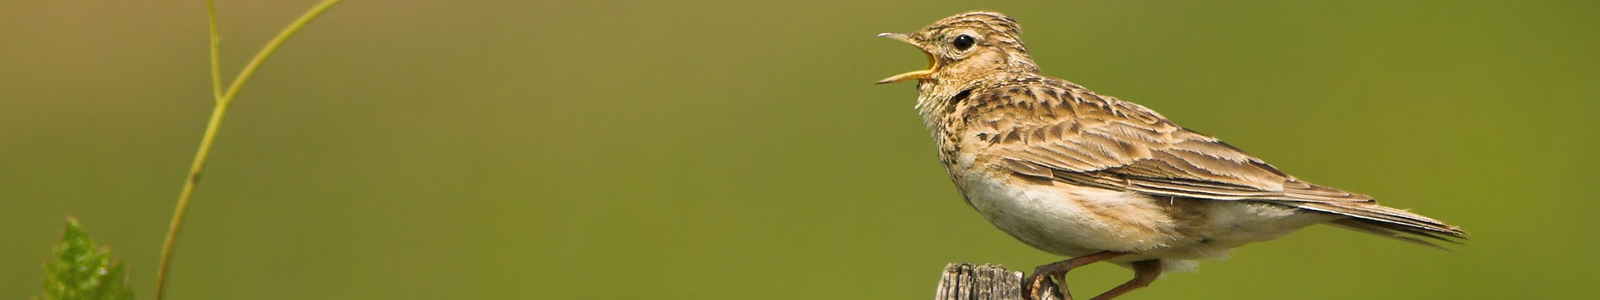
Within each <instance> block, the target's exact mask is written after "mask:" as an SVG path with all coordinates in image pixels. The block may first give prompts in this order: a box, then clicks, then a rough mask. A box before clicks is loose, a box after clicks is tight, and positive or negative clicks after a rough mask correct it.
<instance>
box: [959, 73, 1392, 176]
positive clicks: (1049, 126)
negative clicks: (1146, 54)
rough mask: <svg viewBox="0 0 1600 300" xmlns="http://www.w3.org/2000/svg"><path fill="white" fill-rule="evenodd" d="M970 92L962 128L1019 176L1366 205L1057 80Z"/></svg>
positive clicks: (1145, 112)
mask: <svg viewBox="0 0 1600 300" xmlns="http://www.w3.org/2000/svg"><path fill="white" fill-rule="evenodd" d="M987 90H988V91H987V92H986V93H984V94H982V95H974V96H973V97H974V98H975V99H972V100H973V101H972V104H971V105H972V106H970V107H969V109H972V110H974V111H968V112H966V114H965V115H966V116H968V119H967V120H965V121H966V123H967V128H968V129H969V132H975V133H976V135H978V136H977V137H978V138H980V139H983V140H986V141H987V142H989V143H990V146H991V147H994V148H991V149H992V150H991V151H989V152H988V153H994V154H996V155H999V156H1001V161H1002V163H1003V164H1004V165H1005V166H1006V167H1008V168H1011V169H1012V170H1013V171H1016V172H1017V173H1020V174H1023V175H1029V176H1037V177H1046V178H1053V179H1058V180H1064V181H1069V182H1073V183H1078V184H1085V185H1094V186H1103V187H1108V188H1117V189H1129V190H1134V191H1139V192H1144V193H1149V194H1154V195H1163V196H1177V197H1189V198H1201V199H1212V200H1241V199H1270V200H1279V201H1318V202H1321V201H1371V199H1372V198H1370V197H1367V196H1364V195H1359V194H1352V193H1346V192H1344V191H1340V190H1337V189H1332V188H1327V187H1321V186H1316V185H1311V184H1308V183H1305V182H1301V181H1299V180H1297V179H1295V178H1294V177H1292V176H1289V175H1287V174H1284V173H1283V172H1281V171H1278V169H1277V168H1274V167H1272V165H1268V164H1267V163H1266V162H1263V161H1261V160H1260V159H1257V158H1255V157H1253V156H1250V154H1246V153H1245V152H1244V151H1241V150H1239V149H1238V148H1234V147H1233V146H1229V145H1228V144H1226V143H1223V142H1222V141H1220V140H1217V139H1216V138H1213V137H1210V136H1207V135H1204V134H1200V133H1197V132H1194V131H1190V130H1188V129H1184V128H1182V127H1179V126H1177V125H1176V124H1173V123H1172V122H1170V121H1167V119H1166V118H1164V117H1162V116H1161V115H1160V114H1157V113H1156V112H1154V111H1151V110H1149V109H1147V108H1144V107H1143V106H1139V105H1138V104H1133V103H1129V102H1124V101H1121V100H1117V99H1116V98H1112V97H1109V96H1101V95H1097V94H1094V93H1093V92H1090V91H1088V90H1085V89H1082V88H1079V87H1077V86H1075V85H1072V84H1070V83H1066V82H1063V81H1055V80H1041V81H1036V82H1017V83H1013V84H1008V85H1001V86H998V87H995V88H991V89H987Z"/></svg>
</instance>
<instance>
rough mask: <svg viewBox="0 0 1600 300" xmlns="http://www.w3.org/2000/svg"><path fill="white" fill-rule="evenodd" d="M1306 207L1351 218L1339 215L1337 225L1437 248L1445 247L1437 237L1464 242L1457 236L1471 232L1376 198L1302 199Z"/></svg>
mask: <svg viewBox="0 0 1600 300" xmlns="http://www.w3.org/2000/svg"><path fill="white" fill-rule="evenodd" d="M1295 206H1298V207H1300V208H1302V209H1306V210H1312V211H1319V212H1325V213H1331V214H1336V215H1341V216H1346V217H1349V218H1346V219H1339V220H1336V221H1333V222H1331V223H1330V224H1331V225H1333V226H1335V227H1340V228H1344V229H1350V230H1355V231H1360V232H1365V233H1370V234H1373V235H1377V236H1382V237H1387V238H1391V239H1395V240H1399V241H1403V242H1407V243H1413V244H1418V245H1423V246H1428V247H1433V248H1437V249H1443V250H1448V249H1445V248H1444V247H1440V246H1439V245H1437V244H1434V243H1432V242H1433V241H1441V242H1447V243H1452V244H1460V243H1461V242H1458V241H1456V240H1458V239H1466V235H1467V233H1466V232H1465V231H1461V228H1460V227H1456V226H1452V225H1450V224H1445V223H1444V222H1440V221H1439V220H1434V219H1433V218H1429V217H1425V216H1423V215H1419V214H1415V213H1411V212H1409V211H1405V210H1401V209H1395V208H1390V207H1386V206H1382V205H1378V204H1377V203H1373V202H1365V203H1298V205H1295Z"/></svg>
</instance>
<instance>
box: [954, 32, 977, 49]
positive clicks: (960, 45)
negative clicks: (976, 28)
mask: <svg viewBox="0 0 1600 300" xmlns="http://www.w3.org/2000/svg"><path fill="white" fill-rule="evenodd" d="M974 42H975V41H973V40H972V36H970V35H965V34H963V35H959V36H956V40H955V41H951V42H950V45H952V46H956V50H961V51H967V49H971V48H972V44H973V43H974Z"/></svg>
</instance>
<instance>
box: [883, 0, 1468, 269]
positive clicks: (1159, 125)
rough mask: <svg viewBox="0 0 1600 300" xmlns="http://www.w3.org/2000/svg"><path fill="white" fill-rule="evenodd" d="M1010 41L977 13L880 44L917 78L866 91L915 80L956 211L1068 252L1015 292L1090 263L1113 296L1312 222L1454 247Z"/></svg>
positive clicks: (1399, 213)
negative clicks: (922, 63)
mask: <svg viewBox="0 0 1600 300" xmlns="http://www.w3.org/2000/svg"><path fill="white" fill-rule="evenodd" d="M1020 32H1021V28H1020V27H1019V25H1018V24H1017V21H1016V20H1013V19H1012V18H1010V17H1007V16H1005V15H1002V14H999V13H994V12H981V11H979V12H968V13H962V14H958V15H955V16H951V17H948V18H945V19H943V20H939V21H938V22H934V23H933V24H932V25H928V27H925V28H923V29H922V30H919V31H917V32H913V33H909V34H900V33H885V34H881V35H879V36H881V37H887V38H891V39H896V40H900V41H903V42H906V43H910V44H911V45H912V46H916V47H917V49H920V50H922V52H923V54H926V55H927V57H928V69H927V70H920V71H913V72H907V73H904V74H900V75H895V76H893V77H889V78H886V79H884V80H882V81H878V83H879V84H884V83H894V82H902V81H911V80H915V81H917V91H918V96H917V106H916V108H917V110H918V111H919V112H920V113H921V114H922V118H923V121H924V122H925V123H926V125H927V126H928V129H929V130H931V131H932V132H933V140H934V144H935V145H937V146H938V148H939V161H940V162H943V163H944V166H945V170H946V171H948V172H949V174H950V179H951V180H952V181H954V182H955V184H956V188H957V189H958V190H959V191H960V192H961V195H962V196H963V197H965V198H966V200H967V204H969V205H971V206H972V207H973V208H975V209H977V210H978V212H979V213H980V214H982V215H983V217H984V218H985V219H988V220H989V222H991V223H993V224H994V225H995V226H996V227H999V228H1000V229H1001V230H1003V231H1005V232H1006V233H1008V234H1011V236H1013V237H1016V238H1017V239H1018V240H1021V241H1022V242H1023V243H1026V244H1028V245H1030V246H1033V247H1034V248H1038V249H1039V250H1043V251H1045V252H1050V253H1054V254H1057V255H1062V256H1067V257H1071V258H1070V259H1067V260H1063V261H1060V262H1056V263H1052V264H1048V265H1043V266H1039V267H1038V268H1036V269H1034V273H1033V274H1032V275H1030V276H1029V277H1028V278H1027V280H1026V281H1025V282H1024V285H1023V291H1024V295H1025V296H1027V297H1029V298H1032V299H1037V298H1039V297H1040V296H1041V295H1043V293H1049V292H1052V291H1041V290H1040V288H1039V287H1040V286H1041V284H1042V283H1043V281H1044V280H1045V279H1046V278H1048V277H1050V276H1055V277H1057V280H1058V281H1059V280H1061V278H1062V277H1064V276H1065V274H1066V273H1067V271H1068V270H1071V269H1072V268H1075V267H1079V266H1083V265H1087V264H1090V263H1095V262H1100V261H1106V262H1110V263H1114V264H1117V265H1121V266H1124V267H1128V268H1131V269H1133V270H1134V278H1133V279H1132V280H1129V281H1128V282H1127V283H1124V284H1122V285H1120V286H1117V287H1116V288H1113V289H1111V290H1110V291H1107V292H1105V293H1104V294H1100V295H1099V296H1096V297H1094V299H1111V298H1115V297H1117V296H1119V295H1122V294H1123V293H1127V292H1129V291H1132V290H1134V289H1138V288H1141V287H1144V286H1147V285H1149V284H1150V282H1151V281H1154V280H1155V279H1156V277H1158V276H1160V274H1161V273H1162V272H1170V271H1176V270H1186V269H1189V268H1193V267H1194V266H1195V265H1196V262H1195V261H1196V260H1198V259H1207V258H1220V257H1224V256H1226V254H1227V252H1228V251H1229V250H1231V249H1233V248H1237V247H1239V246H1243V245H1245V244H1249V243H1254V242H1262V241H1268V240H1273V239H1277V238H1279V237H1282V236H1284V235H1286V234H1289V233H1290V232H1294V231H1296V230H1299V229H1301V228H1304V227H1306V226H1311V225H1315V224H1329V225H1333V226H1336V227H1341V228H1346V229H1350V230H1355V231H1359V232H1365V233H1370V234H1374V235H1379V236H1383V237H1387V238H1392V239H1396V240H1400V241H1405V242H1410V243H1415V244H1419V245H1425V246H1430V247H1435V248H1439V246H1437V245H1435V244H1433V243H1431V242H1430V241H1443V242H1452V243H1454V242H1455V241H1454V240H1453V239H1461V238H1464V237H1465V233H1464V232H1463V231H1461V229H1459V228H1457V227H1456V226H1451V225H1448V224H1445V223H1444V222H1440V221H1438V220H1434V219H1431V218H1428V217H1424V216H1422V215H1418V214H1414V213H1410V212H1407V211H1405V210H1400V209H1394V208H1389V207H1385V206H1381V205H1378V203H1377V201H1376V200H1373V199H1372V197H1368V196H1367V195H1362V194H1355V193H1349V192H1345V191H1342V190H1339V189H1335V188H1331V187H1325V186H1320V185H1315V184H1311V183H1308V182H1304V181H1300V180H1299V179H1295V177H1294V176H1289V174H1285V173H1283V171H1279V170H1278V169H1277V168H1274V167H1273V166H1272V165H1269V164H1267V163H1266V162H1263V161H1261V160H1260V159H1257V158H1255V157H1253V156H1250V154H1246V153H1245V152H1244V151H1242V150H1239V149H1238V148H1234V147H1233V146H1229V145H1228V144H1226V143H1223V142H1222V141H1220V140H1218V139H1217V138H1214V137H1211V136H1207V135H1204V134H1201V133H1198V132H1195V131H1192V130H1188V129H1185V128H1183V127H1180V126H1178V125H1177V124H1174V123H1173V122H1172V121H1169V120H1167V118H1165V117H1162V116H1161V114H1157V113H1156V112H1154V111H1151V110H1150V109H1148V108H1145V107H1144V106H1140V105H1138V104H1134V103H1131V102H1126V101H1122V100H1118V99H1117V98H1115V97H1111V96H1106V95H1100V94H1096V93H1094V92H1093V91H1090V90H1089V89H1086V88H1084V87H1082V86H1079V85H1077V84H1073V83H1071V82H1067V81H1066V80H1061V79H1056V78H1051V77H1045V76H1044V75H1040V74H1039V66H1038V65H1037V64H1035V63H1034V62H1033V59H1032V58H1031V57H1029V56H1028V50H1027V48H1025V47H1023V45H1022V40H1021V39H1020V38H1019V37H1018V34H1019V33H1020ZM1441 249H1442V248H1441ZM1062 286H1065V285H1064V284H1063V285H1062ZM1065 289H1066V288H1064V287H1063V288H1062V295H1063V296H1067V297H1068V299H1070V296H1071V294H1070V293H1067V292H1066V291H1065Z"/></svg>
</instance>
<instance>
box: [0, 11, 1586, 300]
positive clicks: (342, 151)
mask: <svg viewBox="0 0 1600 300" xmlns="http://www.w3.org/2000/svg"><path fill="white" fill-rule="evenodd" d="M314 2H315V1H313V0H280V1H228V0H223V1H219V3H217V6H218V9H219V17H220V19H221V26H222V36H223V40H222V42H223V44H222V45H223V46H222V47H223V55H224V57H223V60H222V61H223V63H224V64H225V67H224V72H225V74H227V77H230V78H231V76H232V74H234V73H235V72H237V70H238V69H239V68H240V66H241V65H242V64H243V62H244V61H246V60H247V59H248V57H249V56H250V55H252V54H253V53H254V51H255V49H257V48H258V47H260V46H261V45H262V44H264V43H265V42H266V40H267V39H269V38H270V37H271V36H272V35H273V34H274V33H276V31H277V30H279V29H280V28H281V27H282V26H283V25H285V24H287V23H288V22H289V21H291V20H293V19H294V18H295V17H296V16H297V15H298V14H299V13H301V12H302V11H303V10H304V9H305V8H307V7H310V6H311V5H312V4H313V3H314ZM1597 3H1600V2H1594V1H1519V2H1511V1H1404V2H1393V1H1209V2H1206V3H1196V2H1190V1H1039V2H1034V3H1020V2H1019V3H1008V4H994V3H977V2H969V1H903V2H862V1H785V2H766V3H761V2H753V1H725V2H714V1H638V2H630V1H415V0H385V1H362V0H352V1H347V2H346V3H344V4H341V5H340V6H338V7H335V8H334V9H333V10H332V11H330V12H329V13H327V14H326V15H324V16H323V18H322V19H320V20H317V21H316V22H315V23H313V24H311V26H310V27H308V28H307V29H306V30H304V31H303V32H302V33H301V34H300V35H299V36H297V37H296V39H294V40H291V41H290V42H289V43H288V44H287V45H285V47H284V48H283V49H281V51H280V52H279V53H278V55H277V56H275V57H273V58H272V59H271V60H269V61H268V62H267V64H266V65H265V66H264V67H263V68H262V69H261V70H260V72H259V73H258V74H257V76H256V78H255V79H254V80H253V81H251V82H250V83H249V85H248V86H247V87H246V88H245V89H244V90H243V92H242V93H241V94H240V96H239V98H238V99H237V101H236V103H235V105H234V106H233V111H232V113H231V114H230V115H229V116H228V119H227V121H226V122H225V124H224V127H223V129H222V132H221V136H220V139H219V140H218V141H217V144H216V148H215V149H214V153H213V156H212V159H211V164H210V169H209V172H208V173H206V175H205V181H204V184H203V185H202V186H201V188H200V192H199V194H198V195H197V196H196V200H195V201H196V203H195V205H194V207H193V210H191V211H190V216H191V218H190V219H189V223H188V227H187V230H186V231H185V235H184V236H183V239H182V241H181V243H180V246H179V254H178V257H177V261H176V264H175V265H174V266H173V269H172V270H173V272H174V276H173V278H172V282H171V285H170V291H171V292H170V294H169V296H170V297H169V298H170V299H528V298H532V299H622V298H660V299H929V298H931V297H932V296H933V287H934V284H935V282H936V280H937V277H938V272H939V269H940V268H941V267H943V266H944V265H945V263H949V262H962V261H966V262H991V263H1002V264H1005V265H1007V266H1011V267H1013V268H1015V269H1031V268H1032V267H1033V266H1035V265H1039V264H1044V263H1048V262H1052V261H1055V260H1058V259H1060V258H1058V257H1053V256H1051V255H1048V254H1044V253H1042V252H1039V251H1036V250H1033V249H1031V248H1028V247H1027V246H1024V245H1022V244H1021V243H1018V242H1015V241H1013V240H1012V239H1011V238H1010V237H1009V236H1007V235H1006V234H1004V233H1002V232H1000V231H999V230H997V229H994V228H993V227H992V226H990V225H989V224H988V223H987V222H985V221H984V220H983V219H982V218H981V217H979V216H978V215H977V214H976V213H974V212H973V211H971V209H970V208H969V207H967V206H966V204H964V203H963V202H962V200H961V198H960V197H959V196H958V195H957V194H956V192H955V189H954V188H953V187H952V185H951V184H950V182H949V181H948V179H947V178H946V175H945V174H944V171H943V170H942V168H941V167H940V165H939V164H938V163H937V159H936V157H935V152H934V149H933V147H932V146H931V142H930V141H929V138H928V134H927V133H926V132H925V131H924V129H923V128H922V125H921V123H920V121H919V119H918V117H917V116H916V114H915V112H914V111H913V110H912V108H911V107H912V104H913V99H914V97H915V95H914V93H915V92H914V89H913V87H912V85H911V84H897V85H888V86H875V85H872V84H871V83H872V82H873V81H875V80H877V79H881V78H883V77H886V76H888V75H892V74H897V73H900V72H904V71H909V70H913V69H915V68H919V67H922V66H923V58H922V55H921V54H919V53H917V52H916V51H915V50H913V49H911V48H910V47H907V46H905V45H902V44H899V43H897V42H894V41H890V40H885V39H878V38H874V37H873V35H874V34H877V33H879V32H885V31H902V32H903V31H912V30H915V29H917V28H920V27H921V26H924V25H926V24H928V23H930V22H932V21H934V20H937V19H939V18H943V17H945V16H948V15H951V14H955V13H958V12H962V11H967V10H976V9H987V10H996V11H1001V12H1004V13H1007V14H1010V15H1011V16H1013V17H1015V18H1017V19H1019V20H1021V22H1022V24H1023V27H1024V30H1025V31H1024V38H1025V40H1026V41H1027V43H1028V46H1029V47H1030V49H1031V50H1033V53H1034V56H1035V58H1036V59H1037V60H1038V62H1039V64H1040V65H1041V67H1042V68H1043V70H1044V71H1045V73H1046V74H1048V75H1053V76H1058V77H1063V78H1066V79H1068V80H1072V81H1075V82H1077V83H1080V84H1083V85H1086V86H1088V87H1091V88H1093V89H1095V90H1096V91H1099V92H1101V93H1104V94H1109V95H1115V96H1118V97H1121V98H1123V99H1127V100H1130V101H1135V102H1138V103H1141V104H1144V105H1146V106H1149V107H1151V108H1154V109H1156V110H1158V111H1160V112H1162V113H1163V114H1165V115H1166V116H1168V117H1170V118H1172V119H1174V120H1176V121H1177V122H1179V123H1180V124H1184V125H1185V126H1188V127H1190V128H1193V129H1196V130H1198V131H1201V132H1206V133H1209V134H1212V135H1216V136H1219V137H1221V138H1223V139H1225V140H1227V141H1228V142H1229V143H1232V144H1233V145H1236V146H1239V147H1241V148H1244V149H1246V150H1248V151H1250V152H1251V153H1253V154H1255V155H1257V156H1260V157H1262V158H1264V159H1266V160H1267V161H1269V162H1272V163H1273V164H1276V165H1277V166H1279V167H1280V168H1283V169H1284V170H1287V171H1288V172H1291V173H1293V174H1296V175H1298V176H1299V177H1300V178H1302V179H1306V180H1309V181H1313V182H1318V183H1324V184H1328V185H1332V186H1337V187H1341V188H1345V189H1348V190H1353V191H1358V192H1363V193H1368V194H1372V195H1376V196H1377V197H1379V199H1381V200H1383V201H1384V203H1386V204H1389V205H1392V206H1396V207H1403V208H1404V207H1411V208H1415V210H1414V211H1417V212H1421V213H1424V214H1427V215H1429V216H1433V217H1437V218H1440V219H1442V220H1446V221H1449V222H1452V223H1455V224H1458V225H1461V226H1463V227H1464V228H1465V229H1467V230H1468V231H1470V232H1471V233H1472V240H1470V241H1469V245H1468V246H1464V247H1454V248H1455V250H1454V251H1453V252H1442V251H1436V250H1432V249H1426V248H1422V247H1416V246H1413V245H1408V244H1404V243H1397V242H1393V241H1389V240H1385V239H1381V238H1376V237H1370V236H1364V235H1361V234H1357V233H1353V232H1346V231H1341V230H1337V229H1331V228H1328V227H1313V228H1310V229H1308V230H1305V231H1303V232H1301V233H1298V234H1295V235H1291V236H1289V237H1286V238H1284V239H1282V240H1279V241H1276V242H1272V243H1264V244H1256V245H1251V246H1248V247H1245V248H1243V249H1240V250H1238V251H1237V252H1235V254H1234V257H1233V258H1232V259H1228V260H1221V261H1209V262H1206V263H1204V264H1202V266H1201V267H1200V269H1199V272H1198V273H1196V274H1174V275H1169V276H1166V277H1165V278H1164V279H1163V280H1160V281H1158V282H1157V283H1156V284H1155V285H1154V286H1153V287H1152V288H1149V289H1146V290H1142V291H1139V292H1136V293H1133V294H1131V295H1129V296H1128V297H1127V299H1350V298H1359V299H1462V298H1466V299H1489V298H1502V299H1504V298H1511V299H1595V298H1597V297H1600V287H1597V286H1596V285H1595V284H1594V281H1595V280H1596V279H1600V268H1597V267H1596V266H1600V255H1595V254H1596V253H1597V252H1600V242H1596V240H1595V236H1594V235H1595V231H1596V229H1600V218H1596V216H1595V215H1596V214H1600V189H1596V188H1595V186H1596V179H1597V178H1600V159H1596V158H1595V154H1594V152H1595V150H1596V146H1600V143H1597V136H1596V135H1597V133H1600V121H1597V119H1596V117H1595V114H1596V113H1600V104H1597V102H1600V55H1597V53H1600V5H1597ZM205 28H206V21H205V8H204V4H203V3H202V2H201V1H198V0H195V1H172V0H160V1H103V0H102V1H81V0H56V1H24V0H4V1H0V299H24V298H27V297H30V296H34V295H37V294H38V293H39V288H38V284H39V282H40V278H41V276H42V275H43V271H42V270H41V269H40V268H39V265H40V262H42V261H43V260H44V259H46V258H48V257H49V255H50V246H51V245H52V243H53V242H55V240H56V239H58V237H59V234H60V230H61V227H62V220H63V218H64V216H67V215H72V216H75V217H78V218H80V219H81V220H82V221H83V223H84V225H85V226H86V227H87V229H88V230H89V231H90V233H91V234H92V235H93V236H94V237H95V238H96V239H97V241H98V242H100V243H102V244H106V245H109V246H110V247H111V248H112V249H113V250H114V251H115V252H116V253H117V254H118V255H119V256H120V257H122V258H124V259H125V260H126V261H127V262H128V264H129V265H130V266H131V267H132V269H133V270H134V278H135V279H134V280H135V283H136V287H137V288H138V292H139V293H141V295H140V297H141V299H148V296H149V293H150V292H151V290H152V287H153V285H154V275H155V266H156V262H157V254H158V251H159V249H160V242H161V237H162V234H163V233H164V232H165V230H166V226H167V222H168V217H169V215H170V214H171V209H172V203H173V199H174V198H175V196H176V195H177V193H178V189H179V187H180V185H181V183H182V181H183V180H182V179H183V177H184V173H185V172H186V169H187V166H188V163H189V159H190V157H191V156H192V155H193V151H194V145H195V143H196V142H197V141H198V139H199V136H200V134H201V131H202V128H203V127H204V122H205V120H206V116H207V114H208V112H209V110H210V107H211V103H210V100H209V95H210V91H209V88H210V87H209V83H208V73H207V58H206V50H205V49H206V29H205ZM1129 276H1131V275H1130V272H1129V271H1127V270H1124V269H1121V268H1117V267H1114V266H1093V267H1089V268H1087V269H1084V270H1081V271H1077V272H1074V273H1073V274H1072V275H1071V277H1070V280H1071V282H1072V283H1073V284H1074V287H1076V288H1077V290H1078V291H1079V292H1078V293H1079V294H1080V295H1092V294H1093V293H1097V292H1098V291H1100V290H1104V289H1107V288H1110V287H1111V286H1113V285H1115V284H1117V283H1120V282H1121V281H1123V280H1126V279H1127V278H1128V277H1129Z"/></svg>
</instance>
